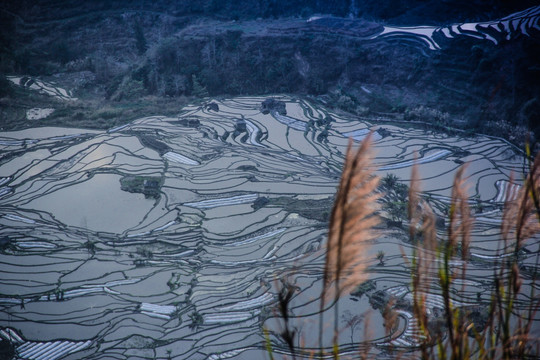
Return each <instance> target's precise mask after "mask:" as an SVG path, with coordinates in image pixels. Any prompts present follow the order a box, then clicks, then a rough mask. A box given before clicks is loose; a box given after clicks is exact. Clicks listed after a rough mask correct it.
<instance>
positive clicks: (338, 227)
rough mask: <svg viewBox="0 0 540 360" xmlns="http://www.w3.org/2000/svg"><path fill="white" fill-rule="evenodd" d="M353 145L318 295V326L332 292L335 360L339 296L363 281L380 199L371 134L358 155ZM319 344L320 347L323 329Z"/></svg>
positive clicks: (328, 244)
mask: <svg viewBox="0 0 540 360" xmlns="http://www.w3.org/2000/svg"><path fill="white" fill-rule="evenodd" d="M352 143H353V142H352V139H350V140H349V145H348V148H347V155H346V158H345V165H344V168H343V173H342V176H341V181H340V184H339V189H338V192H337V195H336V200H335V202H334V207H333V209H332V214H331V217H330V225H329V233H328V243H327V248H326V259H325V264H324V273H323V288H322V293H321V306H320V310H321V326H322V320H323V319H322V314H323V311H324V306H325V303H326V300H327V299H328V297H329V295H330V292H331V291H333V295H334V310H335V312H336V315H335V317H334V321H335V323H334V340H333V344H334V358H337V350H336V346H337V337H338V312H339V309H338V300H339V297H340V295H341V294H342V293H344V292H346V291H349V290H352V289H353V288H354V287H355V286H357V285H359V284H360V283H362V282H364V281H365V280H366V271H365V270H366V267H367V265H366V261H365V260H366V257H365V253H366V248H367V246H368V244H369V242H370V241H372V240H373V239H374V238H375V234H374V232H373V227H374V226H375V225H377V224H378V221H379V220H378V218H377V217H376V216H375V215H374V213H375V211H376V210H377V209H376V200H377V199H378V197H379V195H378V194H376V193H375V190H376V188H377V185H378V182H379V179H378V178H377V177H375V176H374V175H373V173H372V172H373V170H374V169H373V165H372V164H371V158H370V146H371V134H370V135H368V136H367V137H366V138H365V140H364V141H363V142H362V144H361V145H360V147H359V148H358V150H357V151H354V150H353V148H352ZM319 340H320V346H322V329H320V333H319Z"/></svg>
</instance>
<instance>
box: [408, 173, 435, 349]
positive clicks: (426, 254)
mask: <svg viewBox="0 0 540 360" xmlns="http://www.w3.org/2000/svg"><path fill="white" fill-rule="evenodd" d="M418 194H420V179H419V175H418V165H417V164H414V165H413V167H412V171H411V182H410V186H409V206H408V214H409V237H410V239H411V242H412V243H413V245H414V247H413V256H412V260H411V278H412V292H413V314H414V316H415V318H416V320H417V322H418V326H419V329H420V331H421V333H422V335H423V337H424V338H425V340H424V342H423V343H422V346H421V352H422V359H428V358H429V354H428V348H427V344H428V343H430V342H431V337H430V334H429V331H428V328H427V327H428V317H427V311H426V306H425V303H426V296H427V293H428V292H429V289H430V285H431V284H430V274H431V273H432V271H433V262H434V260H435V253H436V248H437V236H436V230H435V214H434V213H433V210H432V209H431V207H430V206H429V204H427V203H426V202H425V201H422V200H421V199H420V197H419V195H418ZM420 223H421V231H422V237H423V244H422V246H419V244H418V241H417V239H416V236H417V232H418V225H419V224H420ZM418 340H419V339H418Z"/></svg>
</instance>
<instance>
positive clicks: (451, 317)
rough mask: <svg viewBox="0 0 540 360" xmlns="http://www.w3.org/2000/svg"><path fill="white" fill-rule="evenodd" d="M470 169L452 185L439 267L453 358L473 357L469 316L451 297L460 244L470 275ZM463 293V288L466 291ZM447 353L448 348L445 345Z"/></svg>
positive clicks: (463, 167)
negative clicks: (452, 267)
mask: <svg viewBox="0 0 540 360" xmlns="http://www.w3.org/2000/svg"><path fill="white" fill-rule="evenodd" d="M465 168H466V166H462V167H460V168H459V169H458V171H457V172H456V176H455V177H454V182H453V185H452V195H451V204H450V214H449V217H450V219H449V221H450V222H449V225H448V240H447V243H446V245H445V247H444V250H443V252H444V253H443V264H442V266H441V267H440V268H439V282H440V285H441V289H442V296H443V300H444V308H445V319H446V327H447V328H448V343H449V345H450V350H451V358H452V359H465V358H468V357H469V354H470V350H469V340H468V338H467V329H466V321H465V320H466V319H465V318H466V316H465V315H464V314H463V312H460V311H459V310H458V309H456V308H455V307H454V306H453V305H452V300H451V297H450V293H451V286H452V282H453V279H454V278H455V275H454V274H453V273H452V271H451V270H450V259H451V258H452V257H453V256H455V253H456V250H457V249H458V244H460V245H461V251H462V254H461V258H462V260H463V267H462V269H461V278H462V279H464V278H465V275H466V264H467V263H466V260H467V258H468V253H469V245H470V241H471V229H472V217H471V213H470V208H469V204H468V196H467V185H466V183H465V180H464V178H463V174H464V172H465ZM462 290H463V289H462ZM441 348H442V349H443V351H445V347H444V346H441Z"/></svg>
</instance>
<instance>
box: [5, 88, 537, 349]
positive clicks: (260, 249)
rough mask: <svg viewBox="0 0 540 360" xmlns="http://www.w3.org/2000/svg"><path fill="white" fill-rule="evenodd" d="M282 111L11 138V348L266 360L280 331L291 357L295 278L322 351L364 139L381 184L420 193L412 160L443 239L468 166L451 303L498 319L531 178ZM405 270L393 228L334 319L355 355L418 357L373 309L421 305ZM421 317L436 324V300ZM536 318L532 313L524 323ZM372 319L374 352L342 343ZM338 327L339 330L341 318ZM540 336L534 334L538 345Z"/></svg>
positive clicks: (236, 110)
mask: <svg viewBox="0 0 540 360" xmlns="http://www.w3.org/2000/svg"><path fill="white" fill-rule="evenodd" d="M276 99H277V100H280V101H283V102H284V103H285V105H286V106H285V110H286V114H285V112H284V111H282V112H281V113H280V112H279V111H269V112H268V111H264V113H263V112H262V111H261V104H262V103H263V101H264V100H265V98H258V97H244V98H235V99H230V100H221V101H217V100H216V101H213V102H212V103H210V104H206V105H204V106H198V105H197V106H196V105H193V106H187V107H185V108H184V109H183V111H182V113H181V114H180V115H179V116H178V117H175V118H167V117H162V116H150V117H146V118H141V119H138V120H136V121H133V122H132V123H130V124H127V125H124V126H121V127H118V128H114V129H110V130H109V131H90V130H85V129H67V128H47V127H42V128H34V129H27V130H21V131H16V132H5V133H2V134H1V135H0V153H1V156H2V157H1V159H0V184H1V185H0V224H1V226H0V246H1V253H0V269H1V272H2V278H1V280H0V289H1V290H0V311H1V316H0V327H1V328H0V336H1V337H2V339H3V346H4V347H5V348H9V349H10V351H12V353H13V354H14V356H15V354H16V356H17V358H19V359H60V358H62V359H78V358H86V359H153V358H160V359H167V358H174V359H225V358H235V359H254V358H264V356H265V354H264V346H263V342H264V336H263V330H262V327H263V325H265V326H267V327H269V328H270V329H271V330H274V332H273V333H271V340H272V343H273V346H274V349H275V351H276V352H277V353H281V352H286V346H285V344H284V343H283V342H282V341H281V340H279V338H278V336H277V335H276V334H275V332H276V331H277V328H276V326H275V322H274V321H273V320H272V318H273V317H274V310H273V309H274V308H275V307H276V303H277V293H278V291H279V290H278V289H277V286H276V285H277V284H278V283H279V281H280V280H279V279H281V278H283V277H285V276H286V277H288V280H289V281H290V282H291V283H292V284H293V285H294V286H295V288H296V292H295V297H294V299H293V309H292V311H293V314H294V316H295V324H296V326H298V329H299V331H300V337H303V338H304V339H305V341H306V343H305V344H306V347H311V346H316V344H315V343H313V341H312V340H310V339H311V338H315V336H312V335H311V334H316V332H314V331H316V329H317V324H315V323H314V322H313V320H314V319H316V313H317V310H318V306H319V303H318V296H319V294H320V283H321V278H322V268H323V263H324V244H325V241H326V233H327V220H328V216H329V213H330V211H331V207H332V204H333V196H334V194H335V192H336V186H337V184H338V181H339V178H340V175H341V168H342V164H343V161H344V152H345V149H346V146H347V142H348V138H349V137H352V138H353V139H354V140H355V141H357V142H359V141H361V140H362V139H363V138H364V137H365V136H366V135H367V134H368V133H369V132H370V131H373V132H374V133H373V135H374V136H373V139H374V150H375V160H374V163H375V164H376V166H377V168H378V170H377V173H378V174H379V175H380V176H385V175H386V174H388V173H391V174H395V175H396V176H397V177H399V178H400V179H401V180H402V181H403V182H404V183H405V184H408V181H409V179H410V171H411V166H412V164H413V162H414V161H415V160H414V159H415V154H417V160H416V162H417V163H418V164H419V170H420V175H421V177H422V190H423V193H424V198H425V199H426V200H427V201H428V202H429V203H430V204H431V205H432V207H433V208H434V210H435V212H436V213H437V215H438V216H439V217H440V219H441V221H442V223H443V224H442V225H441V227H440V228H439V235H440V237H441V238H444V220H443V219H444V218H445V215H446V213H447V211H448V205H449V196H450V190H451V189H450V188H451V185H452V181H453V176H454V174H455V172H456V171H457V170H458V168H459V167H460V166H461V165H462V164H463V163H468V164H469V166H468V168H467V171H466V174H467V178H468V183H469V185H470V188H469V195H470V196H471V207H472V208H473V210H474V211H475V212H476V221H475V227H474V230H473V243H472V244H471V248H470V252H471V254H470V261H469V263H468V264H467V267H468V274H469V275H470V278H469V279H467V280H466V284H465V285H466V286H465V287H464V291H462V292H459V293H456V294H455V295H456V299H455V303H456V304H458V305H459V306H464V307H478V306H482V305H486V304H488V302H489V300H490V296H491V290H492V287H493V279H492V274H493V267H494V266H496V264H497V261H498V259H499V257H498V256H497V254H498V251H499V249H500V248H501V242H500V229H499V228H500V224H501V216H502V203H503V200H504V199H505V198H506V196H507V194H510V196H512V194H514V193H515V192H516V189H518V188H519V186H520V185H519V184H520V183H521V178H522V175H521V174H523V172H524V168H525V161H524V157H523V156H522V154H520V152H519V151H518V150H516V149H515V148H514V147H513V146H511V145H509V144H508V143H506V142H504V141H502V140H499V139H496V138H490V137H484V136H476V137H471V138H461V137H457V136H449V135H445V134H440V133H432V132H429V131H425V130H419V129H405V128H400V127H397V126H394V125H381V124H375V123H369V122H365V121H359V120H358V119H356V118H354V117H347V116H344V115H339V114H336V113H332V112H329V111H327V110H326V109H324V108H320V107H317V106H314V105H312V104H310V103H309V102H307V101H304V100H298V99H293V98H289V97H276ZM512 173H514V174H515V178H516V185H511V183H510V178H511V174H512ZM381 215H382V216H387V217H388V215H386V214H385V213H382V214H381ZM533 240H535V239H533ZM537 247H538V239H536V241H530V242H529V243H527V244H526V245H525V248H524V251H523V254H522V256H521V258H520V265H521V268H522V270H521V272H522V274H523V276H524V284H523V288H524V289H528V290H530V286H531V284H532V282H533V280H532V279H533V276H534V274H535V273H536V270H537ZM402 251H403V253H404V254H405V255H403V254H402ZM380 252H383V253H384V262H383V261H380V260H378V259H377V254H378V253H380ZM411 253H412V245H411V244H410V243H409V242H408V237H407V235H406V232H405V230H403V229H401V228H398V227H388V228H386V225H385V222H384V221H383V223H382V226H381V229H380V237H379V238H378V239H377V241H376V242H375V243H374V244H373V245H372V247H371V248H370V249H369V258H370V259H371V260H369V269H370V270H369V278H370V280H369V282H368V283H366V284H367V285H365V286H364V287H363V288H361V289H358V291H357V292H355V294H353V295H350V296H345V297H344V298H343V299H342V300H341V301H340V309H342V314H343V318H342V319H341V321H342V324H343V327H344V329H345V330H344V331H343V333H342V334H341V338H340V342H341V347H340V349H341V350H342V351H343V353H344V354H347V353H349V354H351V353H352V352H354V351H356V349H357V348H358V346H359V344H360V343H361V342H367V343H370V344H372V345H374V346H373V347H372V348H371V350H370V351H371V352H373V353H382V354H386V351H387V350H388V348H389V347H390V346H394V347H397V348H402V349H405V350H408V349H409V350H410V349H413V348H414V346H415V345H416V342H415V341H416V340H415V337H414V334H415V324H414V322H413V321H412V320H411V317H412V314H411V311H410V308H407V307H406V306H402V307H401V308H396V311H398V313H399V326H398V327H397V328H396V329H395V331H394V333H393V334H392V335H391V336H386V335H385V333H384V327H383V325H382V316H381V314H380V304H379V306H378V305H377V299H378V298H381V297H384V296H386V298H389V297H394V298H398V299H401V300H403V301H401V303H406V302H407V301H409V302H410V301H411V292H410V286H409V285H410V272H409V271H408V265H407V262H406V259H404V256H405V257H408V256H410V255H411ZM455 266H456V268H459V267H460V266H463V264H460V263H457V262H456V265H455ZM533 286H534V285H533ZM528 290H526V291H523V292H522V293H524V294H527V293H528ZM385 294H386V295H385ZM383 295H384V296H383ZM427 302H428V307H429V308H431V309H432V310H435V309H442V302H441V299H440V296H439V295H438V294H437V293H433V294H429V295H428V300H427ZM529 304H530V299H529V298H527V296H525V295H523V296H520V297H519V298H518V301H517V305H516V307H517V309H518V310H526V309H527V308H528V306H529ZM369 309H372V311H371V324H372V325H371V332H370V335H369V337H368V338H367V339H366V338H364V334H363V324H362V325H360V326H358V327H356V326H354V325H352V326H351V325H349V326H346V325H347V323H349V324H351V319H352V318H354V317H355V316H357V315H360V314H363V313H364V312H365V311H367V310H369ZM326 318H327V319H328V321H329V323H331V321H332V320H331V311H328V315H327V316H326ZM539 331H540V326H539V324H538V321H537V322H536V323H535V324H534V325H533V329H532V334H536V335H538V333H539ZM8 343H9V344H10V345H9V346H8V345H7V344H8ZM387 356H389V357H390V356H391V355H387Z"/></svg>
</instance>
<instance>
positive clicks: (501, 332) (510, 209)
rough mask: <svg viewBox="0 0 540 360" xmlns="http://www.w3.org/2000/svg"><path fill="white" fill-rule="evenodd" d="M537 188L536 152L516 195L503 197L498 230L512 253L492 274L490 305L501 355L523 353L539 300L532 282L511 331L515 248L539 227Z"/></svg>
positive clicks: (516, 283)
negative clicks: (525, 307) (524, 310)
mask: <svg viewBox="0 0 540 360" xmlns="http://www.w3.org/2000/svg"><path fill="white" fill-rule="evenodd" d="M527 155H530V153H529V152H528V153H527ZM511 180H512V179H511ZM511 183H512V181H511V182H510V184H511ZM539 189H540V154H539V155H537V157H536V159H535V160H534V162H531V161H529V173H528V174H527V176H526V177H525V183H524V184H523V186H522V187H521V189H520V191H519V193H518V195H517V198H516V199H511V198H510V197H509V196H508V195H507V197H506V199H505V206H504V212H503V224H502V228H501V232H502V235H503V240H504V247H505V253H506V254H510V253H512V257H511V258H510V259H511V263H509V262H508V261H502V262H501V266H500V269H499V273H498V274H495V277H496V284H497V286H496V289H495V300H494V301H493V303H492V307H495V308H496V315H495V316H497V320H498V323H499V326H498V329H497V332H496V338H495V341H494V343H495V346H497V345H498V344H499V343H501V344H502V357H503V358H505V359H507V358H511V357H519V358H523V357H525V355H526V353H527V346H528V344H529V340H530V338H529V332H530V329H531V324H532V320H533V319H534V317H535V315H536V311H537V310H538V307H539V304H540V300H539V299H537V298H535V293H534V290H535V286H534V283H533V286H531V294H530V299H533V301H532V304H530V306H529V311H528V314H527V316H521V315H519V316H518V317H517V325H518V326H517V328H516V329H515V330H514V331H513V332H512V331H511V325H512V317H513V316H514V305H515V301H516V300H517V297H518V295H519V292H520V290H521V285H522V279H521V275H520V271H519V264H518V256H519V252H520V249H521V248H522V247H523V246H524V243H525V241H526V240H527V239H528V238H530V237H532V236H533V235H535V234H536V233H538V232H539V231H540V217H539V214H540V206H539V204H538V190H539ZM512 242H513V243H512ZM537 259H538V258H537ZM537 262H538V261H537ZM505 278H506V281H504V279H505ZM533 281H534V279H533ZM523 321H525V324H523ZM537 354H538V350H537Z"/></svg>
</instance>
